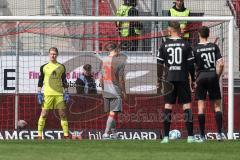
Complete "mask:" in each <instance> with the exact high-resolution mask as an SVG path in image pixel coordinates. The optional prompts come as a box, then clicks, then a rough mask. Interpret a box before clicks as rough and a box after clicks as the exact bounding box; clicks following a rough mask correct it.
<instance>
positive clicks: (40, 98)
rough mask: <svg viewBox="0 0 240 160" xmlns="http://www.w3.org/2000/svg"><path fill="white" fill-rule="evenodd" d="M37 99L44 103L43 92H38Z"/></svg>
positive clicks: (39, 102) (40, 103)
mask: <svg viewBox="0 0 240 160" xmlns="http://www.w3.org/2000/svg"><path fill="white" fill-rule="evenodd" d="M37 99H38V104H39V105H42V104H43V94H42V93H41V92H38V93H37Z"/></svg>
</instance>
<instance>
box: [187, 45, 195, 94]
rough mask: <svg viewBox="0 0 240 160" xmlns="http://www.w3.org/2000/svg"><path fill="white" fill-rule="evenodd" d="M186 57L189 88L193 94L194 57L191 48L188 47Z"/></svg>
mask: <svg viewBox="0 0 240 160" xmlns="http://www.w3.org/2000/svg"><path fill="white" fill-rule="evenodd" d="M187 55H188V57H187V65H188V72H189V79H190V81H189V82H190V87H191V91H192V92H193V91H194V89H195V87H196V86H195V80H196V78H195V66H194V63H195V56H194V51H193V50H192V47H191V46H190V45H189V47H188V54H187Z"/></svg>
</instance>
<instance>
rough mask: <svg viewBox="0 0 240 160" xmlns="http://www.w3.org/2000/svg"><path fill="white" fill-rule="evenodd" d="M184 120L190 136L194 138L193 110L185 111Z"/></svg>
mask: <svg viewBox="0 0 240 160" xmlns="http://www.w3.org/2000/svg"><path fill="white" fill-rule="evenodd" d="M184 120H185V125H186V128H187V131H188V136H193V116H192V110H191V109H185V110H184Z"/></svg>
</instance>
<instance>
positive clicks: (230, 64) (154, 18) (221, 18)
mask: <svg viewBox="0 0 240 160" xmlns="http://www.w3.org/2000/svg"><path fill="white" fill-rule="evenodd" d="M119 21H120V22H124V21H141V22H147V21H148V22H163V21H188V22H200V21H201V22H207V21H211V22H213V21H218V22H228V42H227V43H228V76H227V78H228V99H227V100H228V139H233V131H234V72H233V68H234V54H233V53H234V49H233V43H234V41H233V37H234V33H233V30H234V17H232V16H206V17H158V16H139V17H115V16H0V22H17V25H18V24H19V22H119ZM17 32H18V29H17ZM17 42H18V38H17ZM18 56H19V46H18V45H17V46H16V57H17V58H16V66H19V64H18V63H19V57H18ZM16 84H19V71H18V70H17V72H16ZM18 101H19V100H18V88H17V89H16V99H15V115H16V116H15V118H16V117H17V115H18V113H17V112H18V108H19V106H18ZM16 120H17V119H16ZM16 120H15V121H16ZM15 124H17V123H16V122H15ZM15 127H16V126H15Z"/></svg>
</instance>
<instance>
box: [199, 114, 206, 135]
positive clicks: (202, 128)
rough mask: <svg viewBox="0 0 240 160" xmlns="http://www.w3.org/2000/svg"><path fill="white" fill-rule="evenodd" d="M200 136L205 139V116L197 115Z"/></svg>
mask: <svg viewBox="0 0 240 160" xmlns="http://www.w3.org/2000/svg"><path fill="white" fill-rule="evenodd" d="M198 122H199V129H200V135H201V136H202V137H205V114H198Z"/></svg>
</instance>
